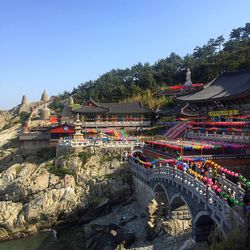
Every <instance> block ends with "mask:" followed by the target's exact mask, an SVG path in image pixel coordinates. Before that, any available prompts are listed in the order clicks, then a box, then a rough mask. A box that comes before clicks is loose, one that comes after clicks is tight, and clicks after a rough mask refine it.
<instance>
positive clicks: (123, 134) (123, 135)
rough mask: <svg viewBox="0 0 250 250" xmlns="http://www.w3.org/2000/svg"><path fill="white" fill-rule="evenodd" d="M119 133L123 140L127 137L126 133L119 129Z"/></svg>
mask: <svg viewBox="0 0 250 250" xmlns="http://www.w3.org/2000/svg"><path fill="white" fill-rule="evenodd" d="M120 132H121V134H122V137H123V139H126V138H127V137H128V134H127V133H126V131H125V130H124V129H121V130H120Z"/></svg>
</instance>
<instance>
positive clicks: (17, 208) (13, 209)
mask: <svg viewBox="0 0 250 250" xmlns="http://www.w3.org/2000/svg"><path fill="white" fill-rule="evenodd" d="M22 207H23V205H22V204H21V203H15V202H12V201H0V228H1V227H3V228H5V229H6V230H7V231H10V232H11V231H13V230H14V229H15V226H16V223H17V216H18V214H19V213H20V212H21V210H22Z"/></svg>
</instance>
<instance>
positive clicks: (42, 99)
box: [41, 90, 49, 103]
mask: <svg viewBox="0 0 250 250" xmlns="http://www.w3.org/2000/svg"><path fill="white" fill-rule="evenodd" d="M41 101H42V102H44V103H46V102H48V101H49V96H48V94H47V92H46V90H44V91H43V94H42V96H41Z"/></svg>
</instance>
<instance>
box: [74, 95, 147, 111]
mask: <svg viewBox="0 0 250 250" xmlns="http://www.w3.org/2000/svg"><path fill="white" fill-rule="evenodd" d="M73 112H74V113H110V114H138V113H139V114H144V113H151V112H152V110H150V109H147V108H144V107H143V105H142V104H141V103H140V102H133V103H97V102H95V101H94V100H92V99H89V100H88V101H87V102H86V103H85V104H84V105H82V106H81V107H80V108H78V109H74V110H73Z"/></svg>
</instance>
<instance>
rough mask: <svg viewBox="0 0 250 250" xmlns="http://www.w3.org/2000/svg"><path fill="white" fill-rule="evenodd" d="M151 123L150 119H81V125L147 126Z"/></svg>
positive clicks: (93, 126)
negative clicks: (92, 120)
mask: <svg viewBox="0 0 250 250" xmlns="http://www.w3.org/2000/svg"><path fill="white" fill-rule="evenodd" d="M150 125H151V121H113V122H112V121H106V122H104V121H103V122H101V121H95V122H88V121H85V122H84V121H83V122H82V126H83V128H84V127H92V128H95V127H148V126H150Z"/></svg>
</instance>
